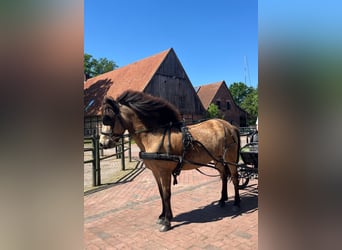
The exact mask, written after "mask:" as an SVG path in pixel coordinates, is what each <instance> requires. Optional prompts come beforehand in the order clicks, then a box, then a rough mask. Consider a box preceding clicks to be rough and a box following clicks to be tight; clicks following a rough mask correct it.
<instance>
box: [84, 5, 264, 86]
mask: <svg viewBox="0 0 342 250" xmlns="http://www.w3.org/2000/svg"><path fill="white" fill-rule="evenodd" d="M169 48H173V49H174V50H175V52H176V54H177V56H178V58H179V60H180V62H181V63H182V65H183V67H184V69H185V71H186V73H187V75H188V77H189V78H190V81H191V82H192V84H193V85H194V86H198V85H202V84H206V83H213V82H217V81H220V80H225V81H226V83H227V84H228V85H230V84H231V83H233V82H245V83H246V84H247V85H248V86H253V87H257V84H258V2H257V0H213V1H204V0H196V1H190V0H172V1H171V0H147V1H141V0H125V1H123V0H122V1H113V0H96V1H94V0H85V1H84V52H85V53H88V54H91V55H93V56H94V57H95V58H100V57H106V58H108V59H110V60H113V61H115V62H116V64H118V65H119V67H121V66H125V65H127V64H130V63H133V62H135V61H137V60H140V59H143V58H145V57H148V56H151V55H153V54H156V53H159V52H161V51H163V50H166V49H169Z"/></svg>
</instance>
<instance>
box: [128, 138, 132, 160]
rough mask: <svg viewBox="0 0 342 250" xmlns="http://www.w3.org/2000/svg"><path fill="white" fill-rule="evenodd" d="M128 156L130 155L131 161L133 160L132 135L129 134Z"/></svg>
mask: <svg viewBox="0 0 342 250" xmlns="http://www.w3.org/2000/svg"><path fill="white" fill-rule="evenodd" d="M128 157H129V162H131V161H132V144H131V136H130V135H129V136H128Z"/></svg>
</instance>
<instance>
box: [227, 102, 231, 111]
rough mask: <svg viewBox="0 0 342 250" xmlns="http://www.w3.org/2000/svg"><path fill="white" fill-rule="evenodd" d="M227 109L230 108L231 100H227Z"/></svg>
mask: <svg viewBox="0 0 342 250" xmlns="http://www.w3.org/2000/svg"><path fill="white" fill-rule="evenodd" d="M227 110H230V102H227Z"/></svg>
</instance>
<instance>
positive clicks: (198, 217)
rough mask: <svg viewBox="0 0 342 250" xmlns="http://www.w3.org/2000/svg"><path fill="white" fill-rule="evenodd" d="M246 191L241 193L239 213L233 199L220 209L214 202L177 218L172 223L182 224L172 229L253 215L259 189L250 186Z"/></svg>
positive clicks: (256, 208) (256, 206)
mask: <svg viewBox="0 0 342 250" xmlns="http://www.w3.org/2000/svg"><path fill="white" fill-rule="evenodd" d="M246 190H247V191H246V192H241V193H240V197H241V204H240V206H241V207H240V209H239V210H238V211H235V210H234V208H233V199H231V200H230V201H228V202H226V205H225V206H224V207H220V206H219V204H218V201H214V202H212V203H210V204H209V205H207V206H204V207H200V208H198V209H195V210H191V211H188V212H185V213H181V214H179V215H177V216H175V217H174V218H173V220H172V221H174V222H181V223H180V224H177V225H174V226H173V227H172V228H176V227H179V226H182V225H186V224H191V223H206V222H213V221H218V220H222V219H225V218H229V217H231V219H234V218H235V217H237V216H242V215H243V214H247V213H253V212H254V211H256V210H258V191H257V190H258V189H257V188H256V187H253V186H250V187H247V188H246Z"/></svg>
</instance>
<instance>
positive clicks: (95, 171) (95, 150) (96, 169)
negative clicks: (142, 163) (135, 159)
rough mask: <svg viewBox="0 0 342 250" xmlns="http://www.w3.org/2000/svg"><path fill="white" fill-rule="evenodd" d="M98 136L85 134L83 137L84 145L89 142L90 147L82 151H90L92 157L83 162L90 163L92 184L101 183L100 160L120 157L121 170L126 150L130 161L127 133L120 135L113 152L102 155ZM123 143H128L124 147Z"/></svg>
mask: <svg viewBox="0 0 342 250" xmlns="http://www.w3.org/2000/svg"><path fill="white" fill-rule="evenodd" d="M99 139H100V136H99V135H93V136H86V137H84V139H83V143H84V145H87V144H90V147H84V149H83V150H84V152H92V159H90V160H85V161H84V162H83V163H84V164H86V163H92V166H93V168H92V176H93V186H99V185H101V164H100V162H101V160H104V159H108V158H110V157H116V158H117V159H119V158H120V159H121V170H125V152H126V151H128V157H129V161H132V151H131V138H130V137H129V135H123V136H121V137H120V142H119V143H118V144H117V145H116V150H115V152H116V153H115V154H111V155H106V156H103V149H102V148H100V143H99ZM125 145H128V146H126V147H125Z"/></svg>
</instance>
